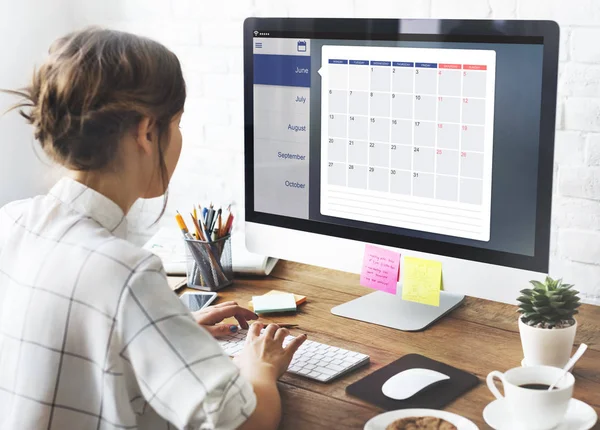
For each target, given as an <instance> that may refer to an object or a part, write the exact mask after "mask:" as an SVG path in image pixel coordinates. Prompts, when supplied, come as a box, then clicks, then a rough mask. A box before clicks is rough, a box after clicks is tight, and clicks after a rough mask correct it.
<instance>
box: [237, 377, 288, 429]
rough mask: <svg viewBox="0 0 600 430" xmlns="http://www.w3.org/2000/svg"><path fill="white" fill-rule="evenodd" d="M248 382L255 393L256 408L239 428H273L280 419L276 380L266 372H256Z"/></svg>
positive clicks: (277, 424) (279, 401)
mask: <svg viewBox="0 0 600 430" xmlns="http://www.w3.org/2000/svg"><path fill="white" fill-rule="evenodd" d="M246 379H248V377H246ZM250 383H251V384H252V387H253V388H254V394H255V395H256V409H254V412H253V413H252V415H250V418H248V420H247V421H246V422H245V423H244V424H242V425H241V426H240V430H271V429H273V430H275V429H276V428H277V427H278V426H279V421H280V420H281V398H280V396H279V391H278V390H277V380H276V379H274V378H273V376H272V375H270V374H269V373H268V372H264V375H261V372H256V375H255V376H254V378H253V380H252V379H251V380H250Z"/></svg>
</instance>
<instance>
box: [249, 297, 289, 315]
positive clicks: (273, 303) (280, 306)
mask: <svg viewBox="0 0 600 430" xmlns="http://www.w3.org/2000/svg"><path fill="white" fill-rule="evenodd" d="M252 303H253V305H254V312H255V313H257V314H266V313H272V312H293V311H295V310H296V299H295V298H294V295H293V294H290V293H284V294H265V295H264V296H254V297H252Z"/></svg>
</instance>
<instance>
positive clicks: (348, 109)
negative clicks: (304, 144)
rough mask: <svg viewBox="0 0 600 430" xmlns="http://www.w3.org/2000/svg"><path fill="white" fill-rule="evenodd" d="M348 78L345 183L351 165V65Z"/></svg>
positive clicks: (347, 181)
mask: <svg viewBox="0 0 600 430" xmlns="http://www.w3.org/2000/svg"><path fill="white" fill-rule="evenodd" d="M347 72H348V73H347V74H346V75H347V80H346V89H345V91H346V111H347V113H348V115H347V116H346V139H347V141H346V164H345V166H344V175H345V176H346V182H345V185H346V186H348V184H349V175H350V173H349V171H348V166H349V165H350V67H347Z"/></svg>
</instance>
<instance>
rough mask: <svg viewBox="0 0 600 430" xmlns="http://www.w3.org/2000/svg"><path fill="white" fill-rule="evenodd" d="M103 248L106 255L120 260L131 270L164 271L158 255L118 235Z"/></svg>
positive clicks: (114, 259)
mask: <svg viewBox="0 0 600 430" xmlns="http://www.w3.org/2000/svg"><path fill="white" fill-rule="evenodd" d="M103 248H104V249H103V251H104V252H103V253H104V254H105V255H106V256H108V257H109V258H111V259H112V260H113V261H118V262H119V263H121V265H123V266H125V267H127V268H128V269H129V270H130V271H135V272H143V271H152V272H164V269H163V264H162V261H161V259H160V258H159V257H158V256H156V255H155V254H153V253H152V252H150V251H148V250H147V249H144V248H141V247H139V246H138V245H135V244H134V243H132V242H130V241H128V240H126V239H122V238H118V237H116V238H115V239H114V240H112V241H110V242H108V243H106V245H105V246H104V247H103Z"/></svg>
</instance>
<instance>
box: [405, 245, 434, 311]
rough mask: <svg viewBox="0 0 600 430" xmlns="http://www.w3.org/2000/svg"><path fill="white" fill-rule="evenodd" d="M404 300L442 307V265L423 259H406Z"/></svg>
mask: <svg viewBox="0 0 600 430" xmlns="http://www.w3.org/2000/svg"><path fill="white" fill-rule="evenodd" d="M402 273H403V275H402V276H403V277H402V299H403V300H408V301H411V302H417V303H423V304H425V305H431V306H439V305H440V290H441V286H442V263H440V262H439V261H433V260H424V259H422V258H415V257H404V268H403V269H402Z"/></svg>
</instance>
